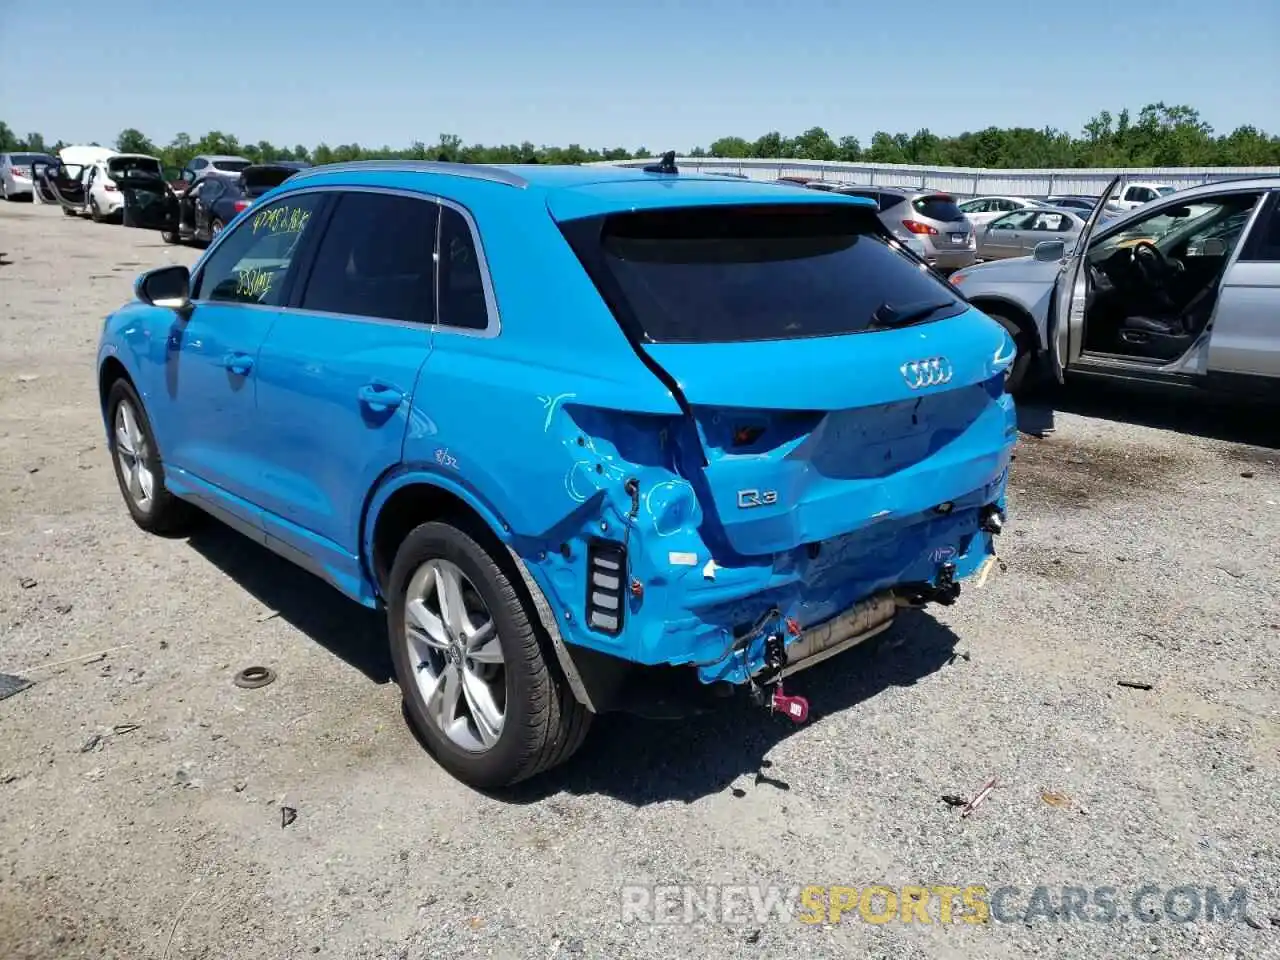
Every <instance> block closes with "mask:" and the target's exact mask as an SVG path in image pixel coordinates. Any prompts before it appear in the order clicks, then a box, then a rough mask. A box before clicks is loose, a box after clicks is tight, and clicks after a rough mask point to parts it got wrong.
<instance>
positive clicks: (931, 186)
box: [599, 157, 1280, 197]
mask: <svg viewBox="0 0 1280 960" xmlns="http://www.w3.org/2000/svg"><path fill="white" fill-rule="evenodd" d="M656 159H657V158H654V160H622V161H618V162H617V163H611V162H606V163H603V164H599V165H601V166H626V167H639V166H643V165H644V164H646V163H653V162H655V161H656ZM676 165H677V166H679V167H680V169H682V170H698V171H703V172H706V173H740V174H743V175H745V176H747V177H750V178H751V179H753V180H775V179H777V178H778V177H806V178H808V179H812V180H831V181H836V182H840V183H857V184H865V185H874V186H884V187H916V188H923V189H928V190H945V191H947V192H948V193H954V194H958V195H960V196H980V195H985V194H995V195H1001V194H1010V195H1013V196H1023V197H1047V196H1051V195H1054V194H1065V193H1078V194H1087V195H1090V196H1097V195H1099V194H1101V193H1102V191H1103V190H1104V189H1106V186H1107V184H1108V183H1110V182H1111V178H1112V177H1115V176H1117V175H1119V176H1123V177H1124V178H1125V179H1127V180H1131V181H1132V180H1145V181H1155V182H1157V183H1167V184H1171V185H1172V186H1175V187H1178V188H1179V189H1181V188H1182V187H1191V186H1195V185H1196V184H1200V183H1207V182H1209V181H1211V180H1226V179H1232V178H1236V177H1265V176H1280V167H1133V168H1128V169H1120V168H1115V169H1099V168H1097V167H1091V168H1080V169H1076V168H1066V169H1058V170H985V169H982V168H978V167H927V166H916V165H913V164H899V163H843V162H841V161H838V160H759V159H752V160H731V159H724V158H720V157H678V158H677V159H676Z"/></svg>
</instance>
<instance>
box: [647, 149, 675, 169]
mask: <svg viewBox="0 0 1280 960" xmlns="http://www.w3.org/2000/svg"><path fill="white" fill-rule="evenodd" d="M644 172H645V173H679V172H680V168H679V167H677V166H676V152H675V151H674V150H668V151H667V152H666V153H664V154H663V155H662V159H661V160H659V161H658V162H657V163H650V164H648V165H647V166H646V167H645V168H644Z"/></svg>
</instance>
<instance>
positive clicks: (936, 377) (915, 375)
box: [901, 357, 955, 390]
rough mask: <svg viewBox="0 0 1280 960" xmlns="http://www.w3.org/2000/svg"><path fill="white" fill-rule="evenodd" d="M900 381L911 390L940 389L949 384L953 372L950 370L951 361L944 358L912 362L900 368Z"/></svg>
mask: <svg viewBox="0 0 1280 960" xmlns="http://www.w3.org/2000/svg"><path fill="white" fill-rule="evenodd" d="M901 370H902V379H903V380H905V381H907V386H908V387H910V388H911V389H912V390H919V389H921V388H922V387H940V386H942V385H943V384H944V383H950V382H951V378H952V376H953V375H954V373H955V371H953V370H952V369H951V361H950V360H948V359H947V358H946V357H929V358H928V359H927V360H912V361H911V362H910V363H904V364H903V365H902V367H901Z"/></svg>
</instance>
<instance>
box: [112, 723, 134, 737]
mask: <svg viewBox="0 0 1280 960" xmlns="http://www.w3.org/2000/svg"><path fill="white" fill-rule="evenodd" d="M141 726H142V724H140V723H117V724H116V725H115V726H114V727H112V728H111V732H112V733H113V734H115V735H116V736H119V735H120V734H123V733H133V731H135V730H137V729H138V728H139V727H141Z"/></svg>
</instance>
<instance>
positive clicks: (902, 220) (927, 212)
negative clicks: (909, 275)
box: [834, 186, 977, 271]
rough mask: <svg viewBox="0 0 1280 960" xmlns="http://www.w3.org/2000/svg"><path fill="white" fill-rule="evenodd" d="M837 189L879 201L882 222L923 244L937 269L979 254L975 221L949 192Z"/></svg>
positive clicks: (957, 265)
mask: <svg viewBox="0 0 1280 960" xmlns="http://www.w3.org/2000/svg"><path fill="white" fill-rule="evenodd" d="M834 192H835V193H843V194H846V195H847V196H852V197H866V198H867V199H869V200H874V201H876V203H877V204H878V205H879V208H880V222H881V223H883V224H884V225H885V226H886V227H887V228H888V229H889V230H890V231H891V232H892V233H893V234H894V235H895V236H898V237H902V238H904V239H905V238H907V237H915V238H916V239H917V240H919V241H920V242H921V244H922V245H923V247H924V253H923V254H922V255H921V256H922V257H923V258H924V260H925V261H926V262H927V263H928V264H929V266H931V267H933V268H935V269H937V270H942V271H949V270H958V269H961V268H963V267H967V266H969V265H970V264H972V263H973V261H974V258H975V257H976V256H977V253H976V245H975V242H974V235H973V224H971V223H970V222H969V219H968V217H966V216H965V215H964V213H963V212H961V210H960V207H959V206H958V205H957V204H956V201H955V198H954V197H952V196H951V195H950V194H947V193H939V192H938V191H936V190H918V189H908V188H905V187H863V186H840V187H837V188H836V189H835V190H834ZM913 246H914V244H913Z"/></svg>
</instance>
